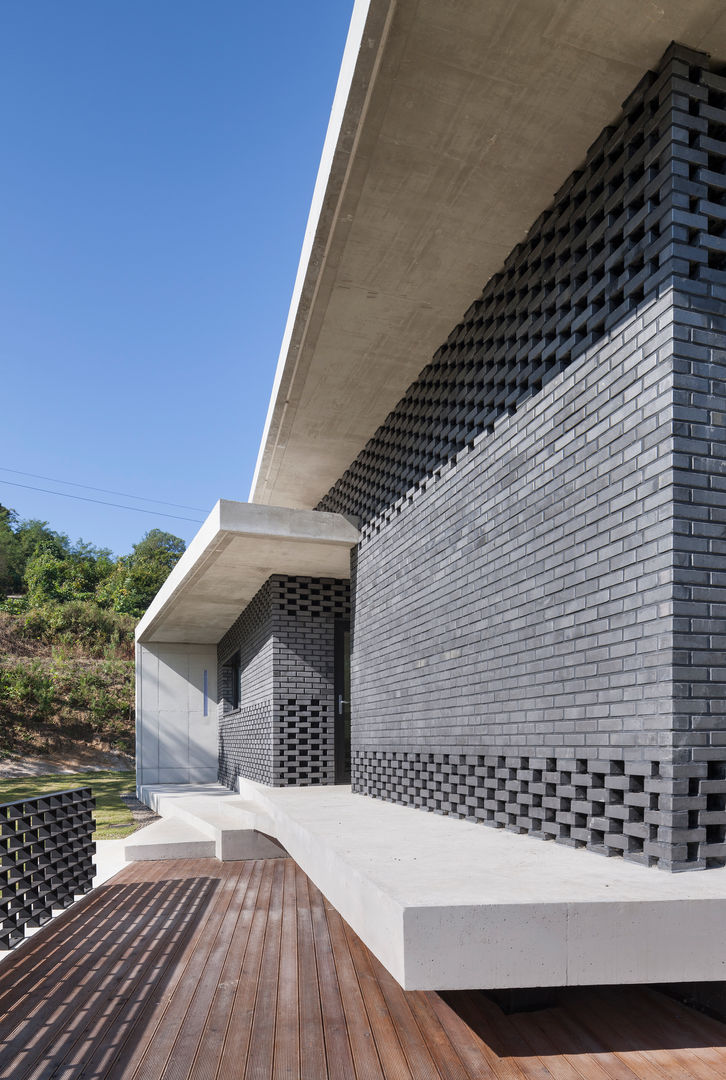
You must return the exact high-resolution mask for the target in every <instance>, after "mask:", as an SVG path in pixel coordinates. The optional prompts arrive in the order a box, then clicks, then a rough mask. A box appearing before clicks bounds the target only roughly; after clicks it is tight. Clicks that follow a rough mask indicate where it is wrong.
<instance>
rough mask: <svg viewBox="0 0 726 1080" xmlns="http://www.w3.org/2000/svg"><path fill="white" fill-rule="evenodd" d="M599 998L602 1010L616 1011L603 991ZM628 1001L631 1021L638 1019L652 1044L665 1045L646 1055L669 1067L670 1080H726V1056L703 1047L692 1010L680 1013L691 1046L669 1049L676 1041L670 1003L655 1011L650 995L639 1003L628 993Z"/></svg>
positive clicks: (645, 994) (683, 1033) (644, 994)
mask: <svg viewBox="0 0 726 1080" xmlns="http://www.w3.org/2000/svg"><path fill="white" fill-rule="evenodd" d="M595 995H596V997H597V1001H598V1004H599V1006H600V1007H601V1008H603V1009H607V1008H608V1006H610V1007H612V1001H611V1000H610V996H609V995H607V994H605V993H603V992H602V991H600V990H598V991H596V992H595ZM626 1000H628V1001H630V1009H629V1012H630V1014H631V1018H633V1019H634V1018H635V1017H637V1018H638V1023H639V1025H640V1026H641V1027H642V1028H643V1029H644V1030H646V1031H647V1032H648V1033H649V1035H650V1037H651V1041H652V1042H654V1043H655V1044H656V1045H658V1043H662V1044H664V1045H663V1048H662V1049H660V1048H659V1049H657V1050H654V1049H652V1048H649V1049H647V1050H645V1051H644V1053H645V1054H646V1055H647V1056H648V1057H649V1058H650V1059H651V1060H652V1061H654V1062H656V1064H660V1065H661V1067H663V1068H664V1071H665V1068H666V1067H667V1069H668V1075H669V1080H670V1076H674V1077H675V1076H677V1075H681V1074H682V1075H683V1076H687V1077H689V1078H691V1077H692V1078H693V1080H723V1077H724V1076H725V1075H726V1054H724V1053H719V1052H718V1051H717V1050H714V1048H712V1047H705V1046H701V1045H699V1043H700V1041H701V1040H700V1037H699V1036H698V1034H697V1029H696V1026H695V1025H694V1023H693V1016H692V1015H691V1010H689V1009H687V1008H686V1007H685V1006H682V1007H681V1008H680V1009H679V1010H678V1011H677V1017H678V1031H679V1032H680V1035H681V1042H684V1041H685V1042H686V1043H688V1044H689V1045H687V1046H683V1045H681V1046H668V1042H669V1041H674V1040H673V1027H672V1021H671V1019H670V1017H671V1015H672V1013H671V1011H670V1010H669V1009H668V1006H667V1003H663V1005H662V1007H660V1008H655V1007H654V1003H653V999H652V998H651V996H650V995H649V994H648V992H647V991H645V992H642V993H641V994H639V995H637V1000H634V999H633V997H632V996H631V995H629V994H627V991H626ZM674 1004H675V1003H674ZM659 1005H660V1003H659Z"/></svg>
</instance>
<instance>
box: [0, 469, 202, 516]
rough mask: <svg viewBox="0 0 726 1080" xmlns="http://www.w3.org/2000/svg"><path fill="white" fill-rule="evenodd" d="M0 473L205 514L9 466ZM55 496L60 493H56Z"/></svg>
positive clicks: (191, 507)
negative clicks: (30, 477) (29, 477)
mask: <svg viewBox="0 0 726 1080" xmlns="http://www.w3.org/2000/svg"><path fill="white" fill-rule="evenodd" d="M0 472H9V473H12V474H13V475H14V476H32V477H33V479H34V480H49V481H50V482H51V484H65V485H66V487H77V488H83V490H84V491H101V492H103V494H104V495H121V497H122V498H124V499H136V501H137V502H148V503H158V505H159V506H175V507H176V508H177V510H197V511H199V513H200V514H203V513H205V511H204V509H203V508H202V507H201V506H186V505H185V504H184V503H173V502H164V500H163V499H146V498H144V496H143V495H129V493H128V491H109V489H108V488H99V487H92V486H91V485H90V484H77V483H75V481H73V480H59V479H58V478H57V477H55V476H41V475H40V474H39V473H32V472H23V471H22V470H21V469H9V468H8V467H7V465H0ZM11 482H12V481H10V480H5V481H3V483H6V484H9V483H11ZM19 486H20V485H19ZM38 490H40V488H38ZM53 494H60V493H59V492H54V493H53ZM109 505H110V504H109ZM166 516H167V517H173V514H167V515H166ZM185 520H188V521H191V520H192V519H191V518H188V519H185ZM195 520H196V519H195Z"/></svg>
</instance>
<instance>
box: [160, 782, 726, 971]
mask: <svg viewBox="0 0 726 1080" xmlns="http://www.w3.org/2000/svg"><path fill="white" fill-rule="evenodd" d="M195 793H196V794H198V796H199V797H200V798H204V799H206V800H209V799H211V800H217V799H225V800H226V799H230V800H231V802H232V803H234V800H235V793H232V792H230V791H228V790H227V789H226V788H223V787H221V786H215V785H204V786H200V787H199V788H196V789H195V788H194V787H193V786H184V787H174V786H173V785H157V786H151V787H148V788H144V789H143V792H142V796H141V797H142V798H143V799H144V801H145V802H147V803H148V804H149V805H151V806H153V807H154V808H155V809H158V810H159V811H160V812H162V813H168V812H169V806H170V804H171V802H173V800H174V798H175V797H182V796H183V797H184V798H185V799H186V800H187V805H188V798H189V796H190V795H192V794H195ZM240 795H241V797H242V800H244V805H245V806H247V807H250V806H253V807H254V809H255V811H256V812H257V813H258V814H259V815H260V818H259V820H260V821H264V824H265V831H268V832H269V833H270V834H271V835H272V836H274V837H275V838H276V839H277V840H278V841H279V843H280V844H282V846H283V847H284V848H285V850H286V851H287V852H289V854H290V855H291V856H292V858H293V859H294V860H295V861H296V862H297V863H298V865H299V866H301V867H302V869H303V870H304V871H305V873H306V874H307V875H308V876H309V877H310V878H311V879H312V881H314V882H315V884H316V885H317V887H318V888H319V889H320V890H321V891H322V892H323V894H324V895H325V896H326V897H327V898H328V900H329V901H330V902H331V904H333V905H334V906H335V907H336V908H337V909H338V910H339V911H340V913H341V915H342V916H343V918H344V919H346V921H347V922H348V923H350V925H351V926H352V927H353V929H354V930H355V932H356V933H357V934H358V935H359V936H360V937H361V938H362V939H363V941H364V942H365V943H366V945H367V946H368V948H369V949H370V950H371V951H372V952H373V953H374V954H375V955H376V956H377V957H378V959H379V960H380V961H381V962H382V963H383V964H384V965H385V967H386V968H387V969H388V970H389V971H390V973H391V974H392V975H393V976H394V978H395V979H396V980H397V981H398V982H399V983H400V984H401V986H403V987H404V988H405V989H407V990H413V989H417V990H434V989H437V990H457V989H473V988H506V987H532V986H567V985H592V984H599V985H603V984H616V983H662V982H682V981H701V980H703V981H709V980H723V979H726V869H723V870H721V869H718V870H708V871H701V872H693V873H689V874H677V875H669V874H666V873H663V872H662V871H658V870H650V869H646V868H644V867H640V866H637V865H633V864H631V863H627V862H624V861H623V860H620V859H606V858H603V857H602V856H600V855H596V854H593V853H591V852H587V851H582V850H573V849H570V848H567V847H562V846H560V845H557V844H554V843H547V842H545V841H542V840H538V839H534V838H532V837H527V836H518V835H515V834H512V833H508V832H505V831H500V830H495V829H491V828H487V827H486V826H482V825H476V824H473V823H470V822H466V821H460V820H454V819H452V818H446V817H440V816H438V815H435V814H428V813H425V812H423V811H420V810H413V809H409V808H407V807H403V806H397V805H395V804H392V803H387V802H383V801H380V800H376V799H371V798H368V797H366V796H361V795H354V794H352V793H351V790H350V788H348V787H309V788H267V787H264V786H262V785H259V784H253V783H251V782H249V781H240Z"/></svg>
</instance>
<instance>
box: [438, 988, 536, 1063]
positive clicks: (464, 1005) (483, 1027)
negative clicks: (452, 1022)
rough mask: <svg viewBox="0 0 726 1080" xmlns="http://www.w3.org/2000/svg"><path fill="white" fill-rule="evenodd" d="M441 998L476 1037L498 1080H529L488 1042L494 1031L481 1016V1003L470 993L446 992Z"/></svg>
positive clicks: (488, 1020)
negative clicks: (452, 1008)
mask: <svg viewBox="0 0 726 1080" xmlns="http://www.w3.org/2000/svg"><path fill="white" fill-rule="evenodd" d="M443 997H444V999H445V1000H446V1002H447V1003H449V1004H450V1005H451V1006H452V1007H454V1008H455V1009H456V1011H457V1012H458V1013H459V1015H460V1016H461V1018H462V1020H464V1021H465V1023H467V1024H468V1025H469V1026H470V1028H471V1029H472V1031H474V1032H475V1033H476V1034H477V1035H478V1037H479V1045H480V1047H481V1052H482V1055H483V1057H484V1060H485V1061H486V1063H487V1065H488V1066H489V1068H490V1069H491V1071H492V1073H493V1074H494V1076H496V1077H497V1078H498V1080H529V1078H528V1077H527V1073H526V1072H525V1071H524V1070H523V1069H522V1068H521V1067H520V1065H519V1064H518V1063H517V1062H516V1061H515V1060H514V1059H513V1058H511V1057H508V1056H506V1055H504V1056H501V1055H500V1054H499V1053H498V1052H497V1051H496V1050H495V1049H494V1048H493V1047H492V1045H491V1042H490V1040H492V1041H493V1038H494V1031H493V1030H492V1025H491V1018H490V1017H487V1016H485V1015H484V1014H483V1012H482V1007H481V1002H480V1001H478V1000H477V999H476V998H475V996H474V994H473V993H472V992H471V991H469V990H456V991H453V992H447V993H446V994H445V995H443Z"/></svg>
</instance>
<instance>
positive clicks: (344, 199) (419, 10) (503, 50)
mask: <svg viewBox="0 0 726 1080" xmlns="http://www.w3.org/2000/svg"><path fill="white" fill-rule="evenodd" d="M673 40H675V41H678V42H681V43H682V44H684V45H688V46H690V47H692V48H694V49H702V50H703V51H706V52H710V53H711V54H712V55H715V56H717V57H726V5H724V4H723V2H722V0H688V3H684V2H683V0H659V2H658V3H657V4H656V3H653V2H652V0H608V2H607V3H603V2H602V0H487V2H486V3H484V2H482V0H356V3H355V8H354V12H353V18H352V22H351V27H350V32H349V36H348V41H347V44H346V49H345V54H344V57H343V63H342V67H341V72H340V78H339V82H338V88H337V91H336V96H335V101H334V104H333V110H332V113H331V118H330V123H329V127H328V133H327V137H326V141H325V146H324V150H323V155H322V160H321V164H320V170H319V173H318V179H317V184H316V187H315V193H314V196H313V202H312V207H311V210H310V216H309V219H308V226H307V232H306V235H305V240H304V244H303V250H302V255H301V259H300V266H299V270H298V276H297V280H296V283H295V288H294V292H293V297H292V303H291V307H290V314H289V317H288V322H287V327H286V330H285V334H284V338H283V343H282V349H281V353H280V359H279V363H278V368H277V374H276V377H275V383H274V387H273V392H272V399H271V402H270V408H269V412H268V417H267V424H266V427H265V432H264V435H263V438H262V444H261V447H260V452H259V458H258V463H257V470H256V473H255V478H254V481H253V485H252V491H251V494H250V498H251V499H252V500H253V501H254V502H256V503H275V504H277V505H284V506H298V507H312V506H315V505H316V504H317V503H318V501H319V500H320V498H321V497H322V496H323V495H324V494H325V493H326V492H327V491H328V489H329V488H330V487H331V485H332V484H333V483H334V482H335V481H336V480H337V479H338V477H339V476H340V475H341V474H342V473H343V472H344V471H345V469H346V468H347V467H348V466H349V465H350V463H351V462H352V461H353V460H354V459H355V457H356V456H357V454H358V453H359V451H360V450H361V449H362V448H363V446H364V445H365V444H366V442H367V441H368V439H369V438H370V437H371V435H372V434H373V433H374V432H375V430H376V428H377V427H378V426H379V425H380V424H381V423H382V422H383V421H384V420H385V418H386V416H387V414H388V413H389V412H390V410H391V409H392V408H393V406H394V405H395V404H396V402H397V401H398V400H399V399H400V397H401V396H402V395H403V393H404V392H405V390H406V388H407V387H408V386H409V385H410V383H411V382H412V381H413V380H414V379H415V378H416V376H417V375H418V373H419V372H420V371H421V370H422V368H423V367H424V366H425V365H426V364H427V363H428V362H429V360H430V359H431V356H432V355H433V353H434V352H435V350H436V349H437V348H438V346H439V345H441V343H442V342H443V341H445V339H446V337H447V335H448V334H449V333H450V331H451V330H452V329H453V327H454V326H455V325H456V323H457V322H458V320H459V319H460V318H461V316H462V314H463V312H464V311H465V310H466V308H468V307H469V305H470V304H471V302H472V301H473V300H474V299H475V297H476V296H477V295H478V294H479V293H480V291H481V289H482V288H483V286H484V285H485V284H486V282H487V280H488V279H489V278H490V277H491V275H492V274H493V273H495V272H496V271H497V270H499V269H500V268H501V265H502V263H503V262H504V259H505V258H506V256H507V255H508V254H509V252H510V251H511V249H512V248H513V247H514V246H515V244H517V243H518V242H519V241H520V240H522V239H523V237H524V236H525V234H526V231H527V229H528V228H529V227H530V225H531V224H532V223H533V222H534V221H535V220H536V218H537V217H538V216H539V214H540V213H541V212H542V211H543V210H544V209H545V208H546V207H547V206H548V205H549V203H550V202H551V201H552V198H553V195H554V194H555V192H556V191H557V189H558V188H559V187H560V186H561V184H562V183H563V182H564V181H565V180H566V178H567V177H568V176H569V174H570V173H571V172H572V171H573V170H574V169H576V168H577V167H578V166H579V165H580V164H581V162H582V161H583V160H584V157H585V153H586V151H587V148H588V146H589V145H590V144H591V143H592V142H593V141H594V140H595V139H596V138H597V136H598V135H599V133H600V131H601V130H602V128H603V127H604V126H605V125H606V124H608V123H610V122H612V121H613V120H614V119H615V118H616V117H617V115H618V113H619V111H620V106H621V103H622V101H623V100H624V99H625V97H627V95H628V94H629V93H630V92H631V90H632V89H633V88H634V87H635V85H636V84H637V82H638V81H639V79H640V78H641V77H642V75H643V74H644V73H645V71H646V70H647V69H648V68H652V67H653V66H655V65H656V64H657V62H658V60H659V59H660V57H661V55H662V54H663V52H664V51H665V49H666V48H667V46H668V45H669V43H670V42H671V41H673Z"/></svg>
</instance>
